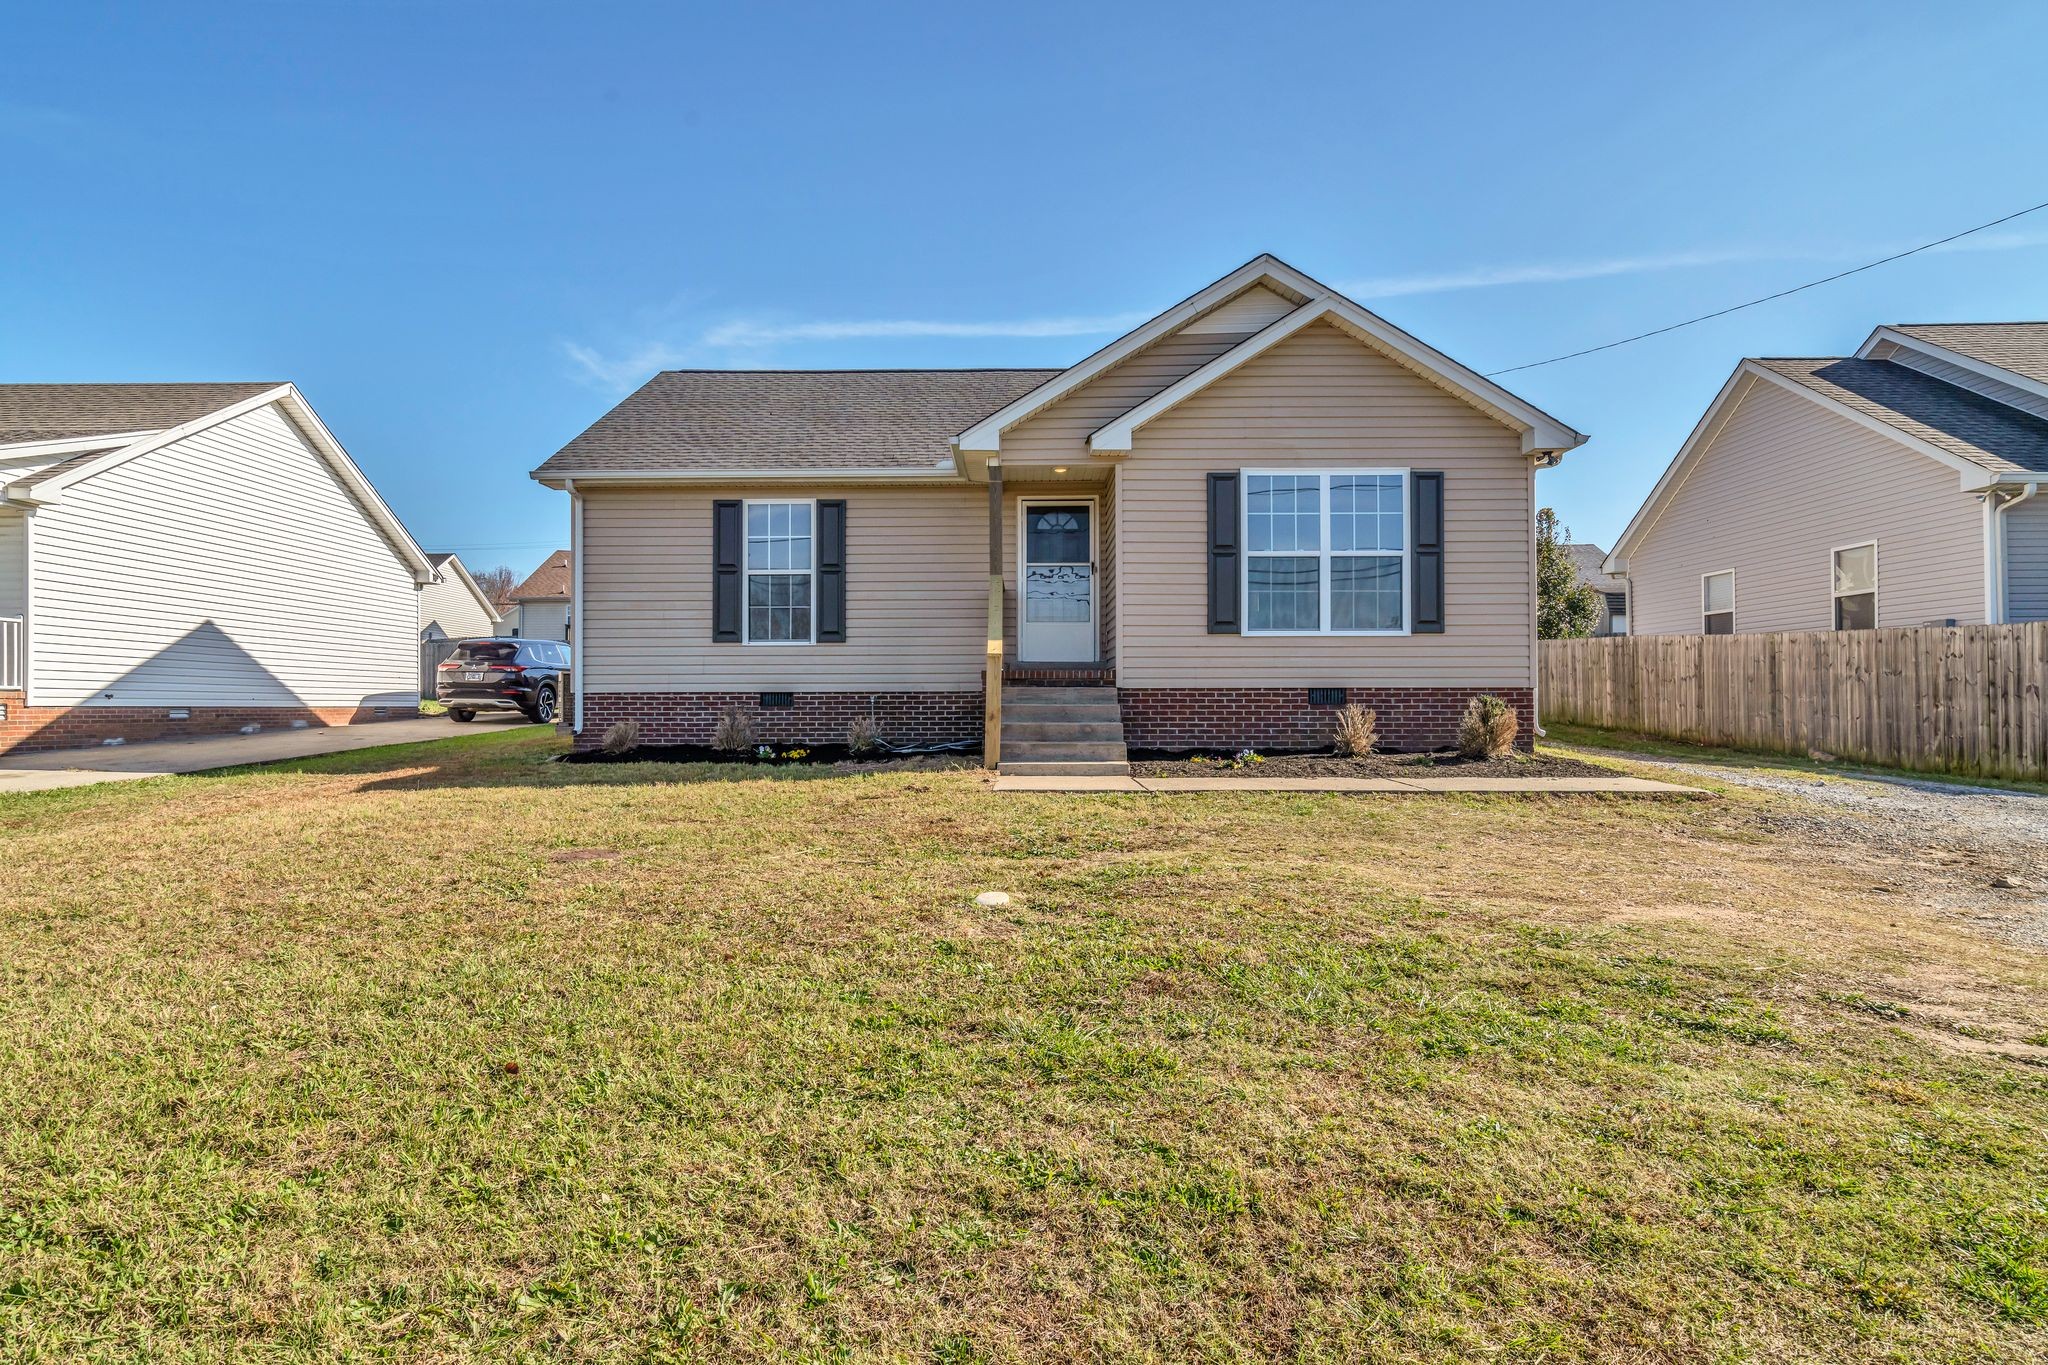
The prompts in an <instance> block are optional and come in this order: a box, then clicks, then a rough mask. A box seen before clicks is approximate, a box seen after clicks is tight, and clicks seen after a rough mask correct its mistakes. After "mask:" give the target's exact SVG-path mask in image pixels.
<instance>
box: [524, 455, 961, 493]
mask: <svg viewBox="0 0 2048 1365" xmlns="http://www.w3.org/2000/svg"><path fill="white" fill-rule="evenodd" d="M959 477H960V474H959V472H958V471H957V470H956V469H955V468H954V467H953V465H952V464H951V463H950V462H948V463H946V464H942V465H933V466H932V467H931V468H930V469H904V468H901V467H890V468H887V469H598V470H578V471H577V472H576V473H574V474H550V475H546V476H543V475H541V474H540V473H538V472H536V473H535V474H534V475H533V478H534V480H535V481H536V482H538V483H539V484H540V485H541V486H542V487H544V488H554V489H560V490H563V491H567V490H568V488H569V486H570V485H571V484H572V483H573V484H592V483H757V482H764V481H765V482H775V483H792V482H800V483H952V482H955V481H956V480H957V479H959Z"/></svg>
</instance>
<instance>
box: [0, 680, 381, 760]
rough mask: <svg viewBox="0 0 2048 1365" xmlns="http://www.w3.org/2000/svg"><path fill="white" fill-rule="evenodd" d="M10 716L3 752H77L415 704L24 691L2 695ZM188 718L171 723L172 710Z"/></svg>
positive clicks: (346, 720)
mask: <svg viewBox="0 0 2048 1365" xmlns="http://www.w3.org/2000/svg"><path fill="white" fill-rule="evenodd" d="M0 706H5V707H6V708H7V717H6V719H4V720H0V753H7V752H10V751H17V750H18V751H21V752H27V751H29V750H32V749H79V748H84V747H86V746H87V745H92V744H100V743H103V742H105V741H106V740H109V739H120V740H146V739H180V738H183V737H185V736H187V735H231V734H234V733H235V732H236V731H238V730H240V729H241V728H242V727H243V726H245V725H260V726H262V727H263V728H264V729H266V730H288V729H290V728H291V726H292V723H293V722H294V721H304V722H305V723H306V724H308V725H355V724H359V723H361V722H365V721H376V720H412V719H415V718H416V717H418V715H419V713H420V712H419V707H418V706H417V705H412V706H390V707H382V706H380V707H369V706H191V707H184V706H181V707H175V708H173V707H165V706H23V705H22V704H21V693H19V692H0ZM174 709H175V710H180V711H187V712H189V713H190V718H189V719H186V720H172V719H171V718H170V713H171V711H172V710H174Z"/></svg>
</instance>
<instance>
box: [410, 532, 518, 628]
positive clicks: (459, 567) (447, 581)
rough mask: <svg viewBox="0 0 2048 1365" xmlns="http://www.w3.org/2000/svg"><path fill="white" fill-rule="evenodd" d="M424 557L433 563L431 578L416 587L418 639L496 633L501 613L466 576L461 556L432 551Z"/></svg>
mask: <svg viewBox="0 0 2048 1365" xmlns="http://www.w3.org/2000/svg"><path fill="white" fill-rule="evenodd" d="M427 558H428V559H429V560H430V561H431V562H432V563H433V565H434V581H433V582H431V583H429V584H427V585H426V586H425V587H424V588H421V589H420V641H421V643H423V644H424V643H427V642H429V641H434V640H471V639H475V638H476V637H477V636H479V635H495V634H497V633H498V630H499V627H500V626H501V625H502V624H503V617H501V616H500V615H499V613H498V609H497V608H496V607H494V606H492V605H491V599H490V598H488V597H486V596H484V590H483V589H482V588H479V587H478V586H477V585H476V580H475V579H474V578H472V577H470V574H469V570H468V569H467V568H466V567H464V565H463V563H462V559H461V557H460V556H459V555H452V554H432V555H428V556H427Z"/></svg>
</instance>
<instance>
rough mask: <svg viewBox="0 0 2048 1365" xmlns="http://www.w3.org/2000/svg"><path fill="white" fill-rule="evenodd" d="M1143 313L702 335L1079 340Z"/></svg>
mask: <svg viewBox="0 0 2048 1365" xmlns="http://www.w3.org/2000/svg"><path fill="white" fill-rule="evenodd" d="M1150 316H1151V315H1150V314H1149V313H1118V314H1115V315H1114V316H1110V317H1093V318H1087V317H1080V318H1015V319H1012V320H1010V321H1008V322H938V321H925V320H920V319H915V318H861V319H850V320H847V321H843V322H749V321H744V320H743V321H739V322H727V323H722V324H720V325H719V326H717V327H713V328H712V329H711V330H710V331H708V332H706V333H705V334H704V336H703V338H702V339H701V342H700V344H701V345H704V346H709V347H713V348H718V347H744V346H777V345H781V344H782V343H784V342H790V341H861V340H870V339H895V338H900V337H1085V336H1101V335H1104V334H1105V333H1109V332H1127V331H1129V330H1130V329H1131V328H1133V327H1135V326H1137V325H1138V324H1139V323H1141V322H1143V321H1144V320H1145V319H1146V318H1148V317H1150Z"/></svg>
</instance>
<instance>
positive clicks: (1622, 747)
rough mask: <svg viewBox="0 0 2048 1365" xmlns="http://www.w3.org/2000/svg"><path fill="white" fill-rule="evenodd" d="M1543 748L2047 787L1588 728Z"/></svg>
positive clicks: (2022, 788)
mask: <svg viewBox="0 0 2048 1365" xmlns="http://www.w3.org/2000/svg"><path fill="white" fill-rule="evenodd" d="M1545 730H1546V732H1547V734H1548V740H1547V742H1548V743H1550V744H1561V745H1567V746H1571V747H1575V748H1580V749H1585V750H1590V751H1592V752H1593V753H1595V754H1605V755H1609V756H1612V757H1617V758H1628V759H1634V760H1638V761H1642V762H1647V763H1657V762H1662V761H1669V762H1672V763H1685V764H1690V765H1692V766H1695V767H1701V768H1724V769H1728V770H1730V771H1735V770H1743V771H1748V772H1765V773H1778V774H1782V775H1784V776H1787V777H1850V778H1857V779H1859V780H1862V781H1868V782H1884V783H1889V784H1891V785H1893V786H1900V787H1911V788H1916V789H1924V790H1933V791H1939V792H1941V793H1943V794H1947V795H1954V796H1968V795H1972V794H1977V795H1988V796H2025V797H2037V798H2038V797H2048V784H2043V783H2039V782H2026V781H2019V780H2015V779H2011V778H2002V777H1977V776H1972V775H1968V774H1963V773H1939V772H1923V771H1921V770H1919V769H1917V768H1888V767H1883V766H1881V765H1878V764H1871V763H1861V762H1857V761H1855V760H1853V759H1849V760H1841V761H1837V762H1832V763H1822V762H1818V761H1816V760H1814V759H1810V758H1803V757H1801V756H1800V755H1797V754H1788V753H1780V752H1778V751H1776V750H1770V749H1731V748H1726V747H1722V746H1718V745H1707V744H1688V743H1686V742H1685V741H1683V740H1673V739H1668V738H1665V737H1664V736H1661V735H1646V734H1642V733H1640V732H1638V731H1634V730H1600V729H1595V728H1593V727H1591V726H1583V725H1567V724H1563V723H1552V724H1550V725H1547V726H1546V727H1545Z"/></svg>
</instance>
